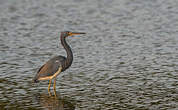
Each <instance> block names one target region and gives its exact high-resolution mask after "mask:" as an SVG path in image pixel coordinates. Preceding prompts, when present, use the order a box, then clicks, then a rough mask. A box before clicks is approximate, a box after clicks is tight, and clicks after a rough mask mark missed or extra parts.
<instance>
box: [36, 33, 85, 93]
mask: <svg viewBox="0 0 178 110" xmlns="http://www.w3.org/2000/svg"><path fill="white" fill-rule="evenodd" d="M80 34H85V33H83V32H69V31H65V32H61V36H60V40H61V44H62V46H63V47H64V49H65V50H66V52H67V57H64V56H61V55H59V56H56V57H53V58H52V59H50V60H48V61H47V62H46V63H45V64H44V65H43V66H42V67H41V68H40V69H39V70H38V72H37V74H36V76H35V77H34V79H33V81H34V82H38V81H40V80H49V85H48V92H50V86H51V80H52V79H54V84H53V89H54V91H55V90H56V77H57V76H58V75H59V73H61V72H63V71H65V70H66V69H67V68H69V67H70V66H71V64H72V61H73V54H72V50H71V48H70V46H69V45H68V44H67V42H66V40H65V38H67V37H68V36H73V35H80Z"/></svg>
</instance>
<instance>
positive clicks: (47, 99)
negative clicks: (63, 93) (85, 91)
mask: <svg viewBox="0 0 178 110" xmlns="http://www.w3.org/2000/svg"><path fill="white" fill-rule="evenodd" d="M35 99H36V100H37V102H38V103H39V104H40V106H41V107H43V108H45V109H47V110H75V106H74V105H73V104H72V103H71V102H69V101H67V100H66V99H64V98H61V97H60V94H59V93H58V94H56V92H55V94H54V95H52V94H51V93H50V94H46V93H41V94H36V98H35Z"/></svg>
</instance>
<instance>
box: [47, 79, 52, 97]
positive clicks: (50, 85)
mask: <svg viewBox="0 0 178 110" xmlns="http://www.w3.org/2000/svg"><path fill="white" fill-rule="evenodd" d="M50 86H51V79H50V80H49V85H48V93H49V95H51V93H50Z"/></svg>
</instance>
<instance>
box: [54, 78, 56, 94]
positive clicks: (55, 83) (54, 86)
mask: <svg viewBox="0 0 178 110" xmlns="http://www.w3.org/2000/svg"><path fill="white" fill-rule="evenodd" d="M53 90H54V95H55V97H56V77H55V78H54V84H53Z"/></svg>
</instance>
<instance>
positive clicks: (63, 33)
mask: <svg viewBox="0 0 178 110" xmlns="http://www.w3.org/2000/svg"><path fill="white" fill-rule="evenodd" d="M80 34H85V33H84V32H70V31H64V32H61V35H62V36H63V37H68V36H73V35H80Z"/></svg>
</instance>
